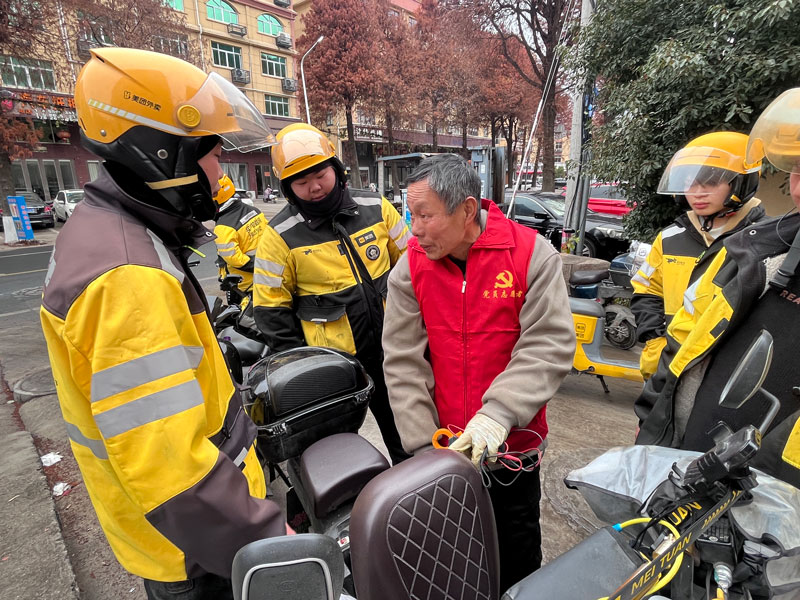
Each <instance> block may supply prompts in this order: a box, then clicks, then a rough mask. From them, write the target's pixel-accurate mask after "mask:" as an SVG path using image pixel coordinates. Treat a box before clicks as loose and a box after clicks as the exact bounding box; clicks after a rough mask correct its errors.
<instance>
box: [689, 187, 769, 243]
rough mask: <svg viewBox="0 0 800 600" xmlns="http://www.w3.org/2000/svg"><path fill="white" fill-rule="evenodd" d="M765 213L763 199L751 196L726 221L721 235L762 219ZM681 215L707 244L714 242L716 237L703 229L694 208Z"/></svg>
mask: <svg viewBox="0 0 800 600" xmlns="http://www.w3.org/2000/svg"><path fill="white" fill-rule="evenodd" d="M753 209H757V210H753ZM765 214H766V213H765V212H764V209H763V208H762V207H761V200H759V199H758V198H750V200H748V201H747V202H745V204H744V206H742V208H740V209H739V210H737V211H736V212H735V213H733V214H732V215H731V216H730V217H729V218H728V220H727V221H726V222H725V227H724V228H723V230H722V233H721V234H720V237H722V236H724V235H726V234H728V233H731V232H732V231H733V230H734V229H737V228H739V227H745V226H747V225H749V224H750V223H753V222H755V221H757V220H759V219H761V218H762V217H763V216H764V215H765ZM681 217H684V219H682V220H683V221H685V222H684V223H683V224H684V226H685V227H686V228H687V229H689V228H693V229H694V230H695V231H696V232H697V233H698V234H699V235H700V236H701V237H702V238H703V241H704V242H705V244H706V246H710V245H711V244H713V243H714V239H715V238H713V237H711V236H710V235H708V233H707V232H705V231H703V230H702V227H703V224H702V223H701V222H700V217H698V216H697V215H696V214H695V212H694V211H693V210H688V211H686V213H684V214H683V215H681Z"/></svg>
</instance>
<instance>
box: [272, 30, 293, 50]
mask: <svg viewBox="0 0 800 600" xmlns="http://www.w3.org/2000/svg"><path fill="white" fill-rule="evenodd" d="M275 43H276V44H278V46H280V47H281V48H291V47H292V38H291V37H289V35H288V34H286V33H284V32H280V33H279V34H278V37H277V38H275Z"/></svg>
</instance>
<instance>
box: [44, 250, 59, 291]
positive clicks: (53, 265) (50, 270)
mask: <svg viewBox="0 0 800 600" xmlns="http://www.w3.org/2000/svg"><path fill="white" fill-rule="evenodd" d="M55 270H56V247H55V245H54V246H53V252H51V253H50V264H49V265H47V274H46V275H45V276H44V287H47V284H48V283H50V278H51V277H52V276H53V271H55Z"/></svg>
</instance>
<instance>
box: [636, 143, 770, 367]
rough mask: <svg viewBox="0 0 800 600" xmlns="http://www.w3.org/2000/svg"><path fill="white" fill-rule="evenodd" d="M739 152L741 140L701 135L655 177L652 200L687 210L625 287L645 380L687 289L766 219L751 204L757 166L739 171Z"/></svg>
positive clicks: (757, 203) (657, 241)
mask: <svg viewBox="0 0 800 600" xmlns="http://www.w3.org/2000/svg"><path fill="white" fill-rule="evenodd" d="M746 148H747V136H746V135H744V134H743V133H736V132H733V131H720V132H715V133H708V134H705V135H702V136H700V137H698V138H695V139H693V140H692V141H691V142H689V143H688V144H686V146H685V147H684V148H682V149H681V150H679V151H678V152H677V153H676V154H675V156H673V157H672V160H671V161H670V162H669V164H668V165H667V168H666V169H665V171H664V174H663V176H662V177H661V181H660V182H659V185H658V193H659V194H665V195H670V196H673V197H675V198H676V200H678V201H679V202H680V203H681V204H684V202H685V203H686V204H688V206H689V210H688V211H686V212H685V213H684V214H682V215H680V216H679V217H678V218H677V219H675V222H674V223H672V224H671V225H670V226H669V227H666V228H665V229H663V230H662V231H660V232H659V234H658V235H657V236H656V239H655V241H654V242H653V247H652V249H651V251H650V254H649V255H648V257H647V260H646V261H645V262H644V263H643V264H642V266H641V268H640V269H639V271H638V272H637V273H636V274H635V275H634V277H633V279H632V281H631V283H632V284H633V290H634V294H633V299H632V300H631V310H633V314H634V316H635V317H636V334H637V338H638V340H639V341H640V342H644V343H645V347H644V350H643V351H642V356H641V360H640V364H639V368H640V370H641V372H642V375H643V376H644V378H645V379H647V378H649V377H650V376H651V375H652V374H653V373H655V371H656V368H657V367H658V361H659V357H660V356H661V352H662V351H663V349H664V347H665V345H666V344H667V338H666V336H665V334H666V329H667V327H668V326H669V323H670V321H671V320H672V317H673V316H674V315H675V313H676V312H677V311H678V309H679V308H680V307H681V304H682V302H683V294H684V292H685V291H686V289H687V288H688V287H689V285H690V284H691V283H692V282H693V281H695V280H696V279H698V278H699V277H700V276H701V275H702V274H703V272H704V271H705V270H706V268H708V265H709V264H711V261H712V260H713V259H714V256H715V255H716V253H717V252H718V251H719V250H720V249H721V248H722V244H723V241H724V240H725V239H726V238H727V237H728V236H730V235H731V234H733V233H735V232H737V231H739V230H740V229H742V228H744V227H747V226H748V225H751V224H752V223H754V222H756V221H760V220H762V219H764V218H765V217H766V213H765V212H764V209H763V208H762V207H761V206H760V204H761V201H760V200H759V199H758V198H755V197H754V196H755V193H756V190H757V189H758V176H759V171H760V169H761V162H758V164H756V165H746V164H745V150H746Z"/></svg>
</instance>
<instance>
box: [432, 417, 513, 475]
mask: <svg viewBox="0 0 800 600" xmlns="http://www.w3.org/2000/svg"><path fill="white" fill-rule="evenodd" d="M507 437H508V430H507V429H506V428H505V427H503V426H502V425H500V423H498V422H497V421H495V420H494V419H491V418H489V417H487V416H486V415H483V414H481V413H478V414H476V415H475V416H474V417H472V418H471V419H470V421H469V423H467V426H466V427H465V428H464V433H462V434H461V436H459V438H458V439H457V440H456V441H455V442H453V443H452V444H450V445H449V446H448V448H447V449H448V450H455V451H456V452H463V453H464V454H466V455H468V456H470V450H471V459H472V464H474V465H475V466H476V467H478V468H480V466H481V455H482V454H483V451H484V450H486V449H488V450H489V455H490V456H492V455H494V454H497V449H498V448H499V447H500V444H502V443H503V442H504V441H506V438H507ZM495 460H497V459H496V458H494V457H492V458H491V459H490V462H494V461H495Z"/></svg>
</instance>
